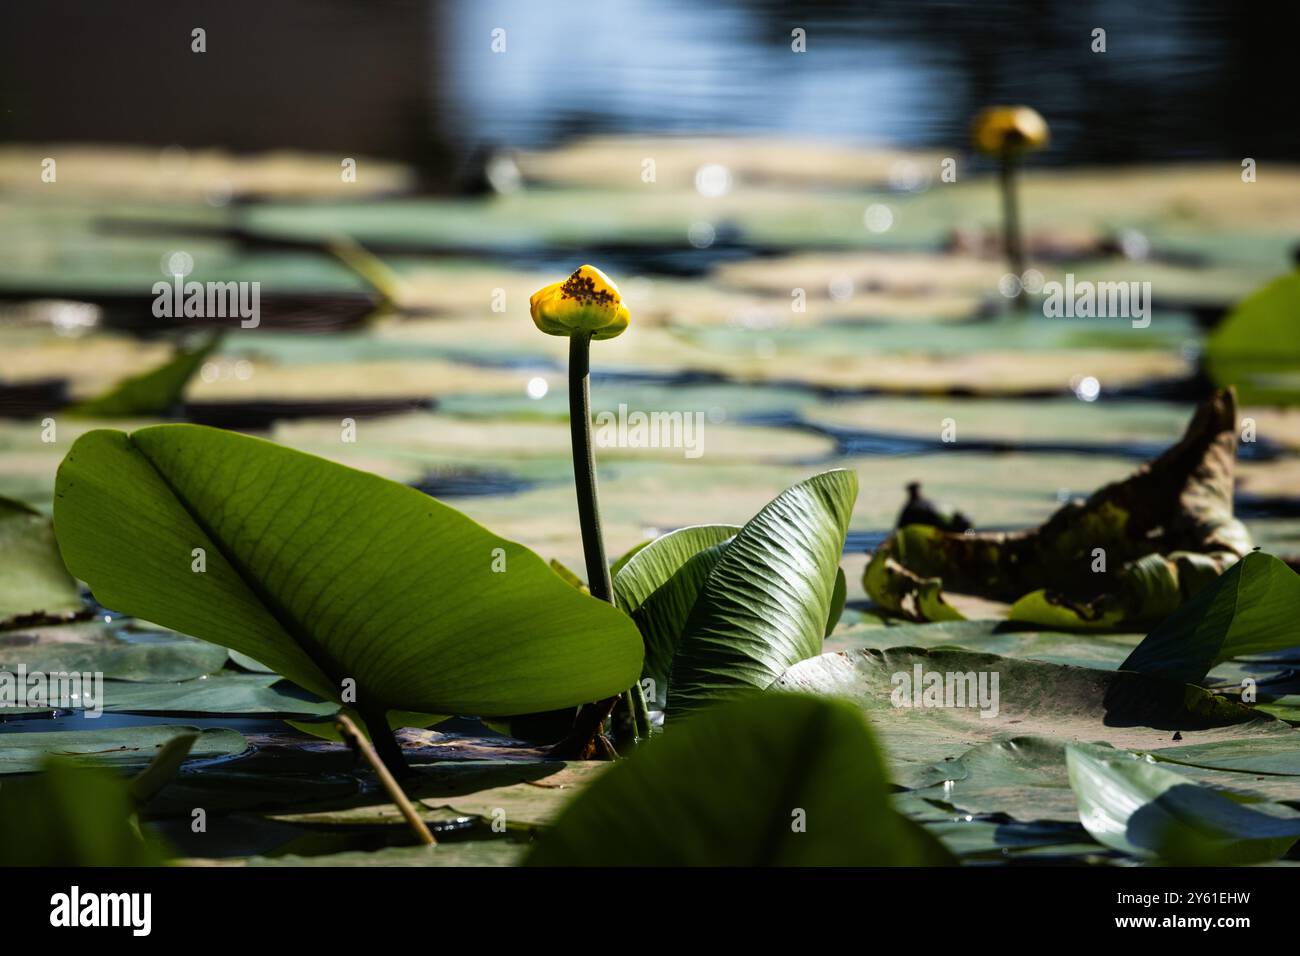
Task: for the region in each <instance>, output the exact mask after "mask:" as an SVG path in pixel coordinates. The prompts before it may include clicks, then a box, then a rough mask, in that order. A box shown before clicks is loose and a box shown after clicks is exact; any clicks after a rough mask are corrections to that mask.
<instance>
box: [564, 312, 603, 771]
mask: <svg viewBox="0 0 1300 956" xmlns="http://www.w3.org/2000/svg"><path fill="white" fill-rule="evenodd" d="M590 366H591V336H589V335H582V334H575V335H571V336H570V337H569V435H570V440H571V442H572V445H573V482H574V484H575V485H576V486H577V489H578V524H579V526H580V527H581V529H582V554H583V557H584V559H585V560H586V563H587V587H588V589H589V590H590V591H591V595H592V597H594V598H597V599H599V600H601V601H608V602H609V603H610V604H613V603H614V588H613V586H612V585H611V584H610V579H609V562H608V561H606V560H605V541H604V538H603V537H601V533H600V508H599V506H598V504H597V501H596V456H595V453H594V451H593V450H592V447H591V384H590ZM616 703H618V697H608V698H606V699H605V700H598V701H595V702H594V703H590V704H584V705H583V706H582V707H581V708H580V709H579V710H578V715H577V717H576V718H575V719H574V723H573V732H572V733H571V734H570V735H569V736H568V737H567V738H565V739H564V740H562V741H560V743H558V744H556V745H555V748H554V752H555V753H556V754H557V755H559V756H563V757H567V758H577V759H586V758H588V757H590V756H591V755H592V752H593V749H594V748H593V746H592V744H593V743H594V742H595V739H596V735H597V734H599V733H600V730H601V727H602V726H604V723H605V721H606V720H607V719H608V718H609V715H610V713H611V712H612V711H613V710H614V705H615V704H616Z"/></svg>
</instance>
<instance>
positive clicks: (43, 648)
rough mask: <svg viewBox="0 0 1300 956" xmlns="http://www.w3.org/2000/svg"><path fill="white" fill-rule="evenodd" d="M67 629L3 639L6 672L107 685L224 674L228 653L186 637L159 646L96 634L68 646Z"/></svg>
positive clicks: (0, 657)
mask: <svg viewBox="0 0 1300 956" xmlns="http://www.w3.org/2000/svg"><path fill="white" fill-rule="evenodd" d="M64 631H65V629H63V628H60V629H57V630H56V631H55V632H54V633H46V632H43V631H42V630H39V629H38V630H35V631H32V632H23V633H21V634H14V635H9V636H6V637H0V670H8V671H13V670H16V669H17V667H18V666H19V665H20V664H21V665H23V666H25V667H26V668H27V670H28V671H29V672H31V671H43V672H45V673H47V674H50V673H59V672H61V671H67V672H69V673H73V672H76V673H82V674H86V673H91V674H95V673H98V674H103V675H104V678H105V679H106V680H123V681H144V682H163V681H184V680H191V679H193V678H196V677H202V676H203V675H205V674H214V673H216V672H217V671H220V670H221V669H222V668H223V667H224V666H225V663H226V657H227V653H226V649H225V648H224V647H217V646H215V645H213V644H209V643H207V642H206V641H196V640H193V639H191V638H188V637H184V636H181V635H175V636H174V637H167V638H163V639H161V640H156V641H139V642H136V641H124V640H120V639H118V638H116V637H112V636H105V635H103V634H102V633H99V632H96V631H94V630H91V631H89V632H88V634H89V635H93V637H94V639H91V640H84V641H69V640H64V639H62V638H64V637H65V636H66V635H65V633H64Z"/></svg>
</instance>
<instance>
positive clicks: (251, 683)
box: [9, 674, 339, 718]
mask: <svg viewBox="0 0 1300 956" xmlns="http://www.w3.org/2000/svg"><path fill="white" fill-rule="evenodd" d="M48 709H49V708H45V707H29V708H24V709H17V710H11V711H9V712H10V713H12V714H34V713H41V712H43V711H46V710H48ZM103 709H104V712H105V713H121V714H173V715H185V714H193V715H196V716H207V715H210V714H260V715H266V716H274V717H300V718H301V717H328V716H331V715H332V714H334V713H335V712H336V711H337V710H338V709H339V705H338V704H335V703H331V702H325V701H318V700H313V699H311V698H309V697H304V696H303V694H302V692H301V691H296V689H293V688H291V685H289V684H282V683H281V678H280V677H278V676H277V675H275V674H221V675H216V676H212V677H199V678H196V679H195V680H189V681H182V682H179V683H154V684H145V683H135V682H128V681H110V680H106V681H104V689H103Z"/></svg>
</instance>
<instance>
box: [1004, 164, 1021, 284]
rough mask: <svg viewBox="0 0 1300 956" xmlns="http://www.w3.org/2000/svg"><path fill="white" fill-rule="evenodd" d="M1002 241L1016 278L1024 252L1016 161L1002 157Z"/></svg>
mask: <svg viewBox="0 0 1300 956" xmlns="http://www.w3.org/2000/svg"><path fill="white" fill-rule="evenodd" d="M1001 174H1002V241H1003V244H1004V245H1005V247H1006V251H1007V265H1008V267H1009V268H1010V269H1011V272H1012V274H1014V275H1015V277H1016V278H1017V279H1021V277H1022V276H1024V274H1025V254H1024V248H1023V246H1022V244H1021V240H1020V207H1019V204H1018V202H1017V200H1016V161H1015V159H1014V158H1012V157H1011V156H1003V157H1002V169H1001Z"/></svg>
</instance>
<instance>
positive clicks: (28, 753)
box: [0, 724, 248, 774]
mask: <svg viewBox="0 0 1300 956" xmlns="http://www.w3.org/2000/svg"><path fill="white" fill-rule="evenodd" d="M181 738H185V739H187V740H188V739H190V738H193V739H192V740H191V741H190V746H189V747H187V749H186V751H185V752H186V754H187V755H192V756H193V757H195V758H198V757H227V756H232V755H234V754H238V753H242V752H243V751H244V750H245V749H246V747H247V746H248V745H247V744H246V743H245V741H244V737H243V735H242V734H240V733H239V732H238V731H234V730H226V729H225V728H220V729H215V728H214V729H209V730H199V728H197V727H186V726H183V725H180V724H167V725H163V726H153V727H138V726H130V727H105V728H104V729H102V730H100V729H95V730H56V731H38V732H34V733H27V732H24V733H7V734H4V735H3V736H0V774H8V773H32V772H34V771H36V770H39V769H40V767H41V766H42V764H44V762H45V760H46V758H48V757H66V758H68V759H70V760H75V761H76V762H77V763H94V764H102V765H108V766H113V767H127V768H130V767H143V766H145V765H146V764H148V763H149V762H150V761H152V760H153V759H154V758H155V757H157V756H158V755H159V753H160V752H161V751H162V750H164V749H165V748H167V747H168V746H169V745H170V744H171V743H172V742H173V741H175V740H178V739H181Z"/></svg>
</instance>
